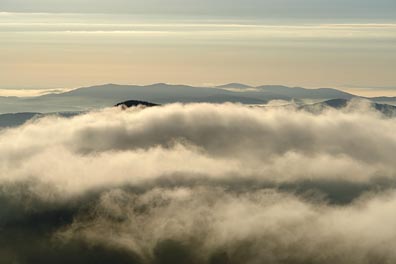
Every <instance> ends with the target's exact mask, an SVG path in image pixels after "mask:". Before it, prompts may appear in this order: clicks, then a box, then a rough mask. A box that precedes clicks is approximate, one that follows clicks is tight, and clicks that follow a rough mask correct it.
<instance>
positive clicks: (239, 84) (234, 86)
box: [216, 83, 253, 89]
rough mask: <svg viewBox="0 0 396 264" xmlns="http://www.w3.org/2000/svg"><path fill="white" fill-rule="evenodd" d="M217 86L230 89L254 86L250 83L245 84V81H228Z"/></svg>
mask: <svg viewBox="0 0 396 264" xmlns="http://www.w3.org/2000/svg"><path fill="white" fill-rule="evenodd" d="M216 88H220V89H230V88H236V89H248V88H253V87H252V86H250V85H246V84H243V83H228V84H223V85H219V86H216Z"/></svg>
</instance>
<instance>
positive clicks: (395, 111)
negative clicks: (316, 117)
mask: <svg viewBox="0 0 396 264" xmlns="http://www.w3.org/2000/svg"><path fill="white" fill-rule="evenodd" d="M349 102H350V100H347V99H332V100H326V101H324V102H320V103H315V104H309V105H303V106H301V107H300V109H302V110H307V111H310V112H315V113H320V112H321V111H323V110H324V109H326V108H328V107H331V108H335V109H342V108H344V107H346V106H347V105H348V103H349ZM370 104H371V107H372V108H374V109H375V110H377V111H379V112H381V113H382V114H384V115H385V116H387V117H396V106H394V105H389V104H379V103H374V102H371V103H370Z"/></svg>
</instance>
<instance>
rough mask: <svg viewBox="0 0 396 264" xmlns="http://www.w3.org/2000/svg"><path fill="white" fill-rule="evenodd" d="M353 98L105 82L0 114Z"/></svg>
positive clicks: (240, 87)
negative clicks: (133, 103) (133, 104)
mask: <svg viewBox="0 0 396 264" xmlns="http://www.w3.org/2000/svg"><path fill="white" fill-rule="evenodd" d="M352 98H359V96H356V95H353V94H350V93H347V92H344V91H340V90H337V89H332V88H319V89H306V88H301V87H286V86H281V85H263V86H258V87H252V86H250V85H245V84H241V83H230V84H225V85H221V86H217V87H193V86H188V85H170V84H165V83H157V84H152V85H146V86H139V85H117V84H105V85H98V86H91V87H82V88H78V89H75V90H72V91H68V92H63V93H56V94H55V93H53V94H47V95H42V96H37V97H25V98H23V97H0V113H15V112H39V113H49V112H70V111H71V112H76V111H77V112H78V111H85V110H89V109H95V108H102V107H107V106H110V105H115V104H117V103H119V102H122V101H126V100H129V99H134V100H141V101H146V102H152V103H156V104H164V103H173V102H182V103H188V102H209V103H224V102H233V103H242V104H265V103H268V102H269V101H271V100H285V101H292V100H293V101H294V102H297V103H301V104H303V103H304V100H306V99H307V100H313V101H325V100H329V99H345V100H349V99H352ZM366 99H369V100H371V101H373V102H379V103H390V104H392V103H396V97H376V98H366Z"/></svg>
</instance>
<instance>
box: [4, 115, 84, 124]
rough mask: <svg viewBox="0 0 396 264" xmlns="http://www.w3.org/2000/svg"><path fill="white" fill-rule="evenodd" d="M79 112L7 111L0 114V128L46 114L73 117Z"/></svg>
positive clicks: (22, 122)
mask: <svg viewBox="0 0 396 264" xmlns="http://www.w3.org/2000/svg"><path fill="white" fill-rule="evenodd" d="M79 114H81V112H61V113H48V114H43V113H34V112H22V113H8V114H0V128H5V127H16V126H20V125H23V124H24V123H26V122H27V121H29V120H32V119H35V118H41V117H44V116H48V115H59V116H62V117H73V116H76V115H79Z"/></svg>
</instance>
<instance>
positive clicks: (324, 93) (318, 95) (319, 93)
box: [257, 85, 357, 99]
mask: <svg viewBox="0 0 396 264" xmlns="http://www.w3.org/2000/svg"><path fill="white" fill-rule="evenodd" d="M257 89H260V90H262V91H269V92H272V93H276V94H279V95H285V96H289V97H292V98H295V99H352V98H354V97H357V96H356V95H353V94H350V93H347V92H343V91H340V90H337V89H333V88H318V89H306V88H302V87H287V86H282V85H263V86H258V87H257Z"/></svg>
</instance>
